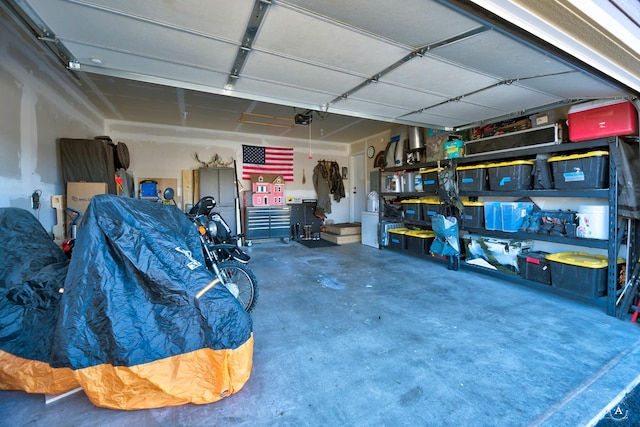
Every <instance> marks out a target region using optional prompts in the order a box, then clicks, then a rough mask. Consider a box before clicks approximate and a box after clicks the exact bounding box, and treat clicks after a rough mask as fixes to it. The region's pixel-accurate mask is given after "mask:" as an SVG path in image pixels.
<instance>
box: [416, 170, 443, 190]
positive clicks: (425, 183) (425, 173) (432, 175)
mask: <svg viewBox="0 0 640 427" xmlns="http://www.w3.org/2000/svg"><path fill="white" fill-rule="evenodd" d="M440 170H442V169H438V168H433V169H420V175H422V191H423V192H425V193H428V194H438V171H440Z"/></svg>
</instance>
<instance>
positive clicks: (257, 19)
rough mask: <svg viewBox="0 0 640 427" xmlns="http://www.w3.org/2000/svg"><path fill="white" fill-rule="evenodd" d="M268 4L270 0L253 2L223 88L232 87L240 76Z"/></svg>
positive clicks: (229, 88) (228, 88)
mask: <svg viewBox="0 0 640 427" xmlns="http://www.w3.org/2000/svg"><path fill="white" fill-rule="evenodd" d="M270 5H271V0H256V2H255V3H254V5H253V10H252V11H251V17H250V18H249V23H248V24H247V28H246V30H245V31H244V36H242V42H241V44H240V47H239V48H238V53H237V54H236V59H235V60H234V61H233V65H232V66H231V71H230V72H229V77H228V78H227V83H226V84H225V85H224V88H225V89H226V90H231V89H233V86H234V85H235V84H236V80H238V78H240V73H241V72H242V68H243V67H244V64H245V63H246V62H247V58H248V56H249V53H250V52H251V48H252V46H253V42H254V40H255V38H256V34H257V33H258V30H259V29H260V26H261V25H262V22H263V20H264V17H265V15H266V13H267V8H268V7H269V6H270Z"/></svg>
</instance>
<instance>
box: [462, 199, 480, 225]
mask: <svg viewBox="0 0 640 427" xmlns="http://www.w3.org/2000/svg"><path fill="white" fill-rule="evenodd" d="M462 204H463V205H464V209H463V210H462V217H461V219H460V226H461V227H462V228H463V229H466V228H484V203H483V202H466V201H465V202H462Z"/></svg>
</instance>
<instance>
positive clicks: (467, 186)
mask: <svg viewBox="0 0 640 427" xmlns="http://www.w3.org/2000/svg"><path fill="white" fill-rule="evenodd" d="M486 171H487V165H470V166H458V167H457V168H456V172H457V173H458V190H460V191H486V190H488V189H489V180H488V175H487V173H486Z"/></svg>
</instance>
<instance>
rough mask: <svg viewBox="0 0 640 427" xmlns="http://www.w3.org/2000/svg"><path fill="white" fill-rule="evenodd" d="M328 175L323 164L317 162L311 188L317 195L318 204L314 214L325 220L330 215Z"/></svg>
mask: <svg viewBox="0 0 640 427" xmlns="http://www.w3.org/2000/svg"><path fill="white" fill-rule="evenodd" d="M328 178H329V174H328V173H327V170H326V168H325V165H324V162H318V164H317V165H316V167H315V168H313V188H315V190H316V194H317V195H318V202H317V204H316V210H315V212H314V214H315V215H316V216H317V217H318V218H326V216H327V214H330V213H331V187H330V186H329V179H328Z"/></svg>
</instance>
